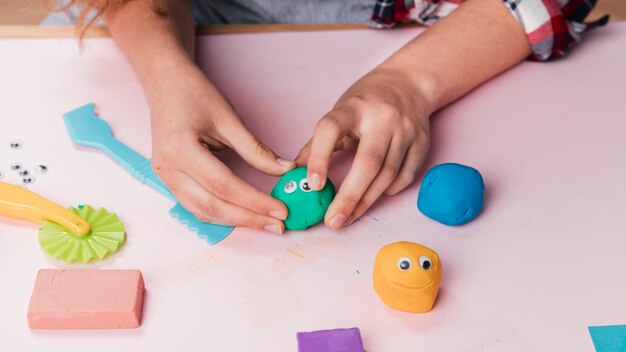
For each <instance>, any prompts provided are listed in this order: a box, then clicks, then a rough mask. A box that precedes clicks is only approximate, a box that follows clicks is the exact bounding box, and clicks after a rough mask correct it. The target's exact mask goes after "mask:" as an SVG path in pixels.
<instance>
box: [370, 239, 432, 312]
mask: <svg viewBox="0 0 626 352" xmlns="http://www.w3.org/2000/svg"><path fill="white" fill-rule="evenodd" d="M440 281H441V261H440V259H439V256H438V255H437V253H435V252H434V251H433V250H432V249H430V248H427V247H424V246H422V245H419V244H417V243H412V242H396V243H392V244H390V245H387V246H385V247H383V248H382V249H381V250H380V251H379V252H378V254H377V255H376V261H375V263H374V289H375V290H376V293H377V294H378V296H380V298H381V299H382V300H383V302H385V304H387V305H388V306H390V307H392V308H394V309H398V310H402V311H407V312H414V313H422V312H427V311H429V310H431V308H432V306H433V304H434V303H435V299H436V297H437V293H438V291H439V283H440Z"/></svg>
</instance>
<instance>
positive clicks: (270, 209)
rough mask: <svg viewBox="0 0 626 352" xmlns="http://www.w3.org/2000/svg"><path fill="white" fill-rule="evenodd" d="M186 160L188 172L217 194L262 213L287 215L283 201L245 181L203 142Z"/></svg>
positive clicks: (277, 216)
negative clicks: (205, 146) (203, 145)
mask: <svg viewBox="0 0 626 352" xmlns="http://www.w3.org/2000/svg"><path fill="white" fill-rule="evenodd" d="M185 159H186V161H185V163H186V164H187V165H188V166H187V168H186V169H185V170H184V172H185V173H186V174H187V175H189V176H190V177H191V178H193V179H194V180H195V181H196V182H197V183H199V184H200V185H201V186H202V187H203V188H204V189H206V190H207V191H209V192H210V193H211V194H213V195H214V196H216V197H218V198H220V199H222V200H224V201H227V202H230V203H233V204H236V205H239V206H241V207H243V208H246V209H249V210H252V211H254V212H256V213H259V214H261V215H265V216H272V217H274V218H277V219H279V220H285V219H286V218H287V207H286V206H285V204H283V202H281V201H279V200H278V199H276V198H273V197H271V196H269V195H268V194H266V193H263V192H261V191H259V190H258V189H256V188H254V187H253V186H252V185H250V184H249V183H247V182H245V181H244V180H242V179H241V178H240V177H238V176H237V175H235V174H234V173H233V172H232V171H231V170H230V169H229V168H228V167H227V166H226V165H224V163H222V162H221V161H220V160H219V159H217V158H216V157H215V156H214V155H213V154H212V153H211V152H210V151H208V150H207V149H205V148H203V147H202V146H201V145H199V144H196V145H195V146H194V147H190V148H189V150H188V153H185Z"/></svg>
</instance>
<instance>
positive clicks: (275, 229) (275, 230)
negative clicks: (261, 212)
mask: <svg viewBox="0 0 626 352" xmlns="http://www.w3.org/2000/svg"><path fill="white" fill-rule="evenodd" d="M263 229H264V230H265V231H267V232H271V233H275V234H277V235H280V234H281V233H283V230H282V228H281V227H280V226H278V225H276V224H269V225H265V227H264V228H263Z"/></svg>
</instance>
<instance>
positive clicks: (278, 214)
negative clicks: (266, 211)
mask: <svg viewBox="0 0 626 352" xmlns="http://www.w3.org/2000/svg"><path fill="white" fill-rule="evenodd" d="M270 216H271V217H273V218H276V219H278V220H285V219H287V215H285V213H283V212H282V211H280V210H272V211H270Z"/></svg>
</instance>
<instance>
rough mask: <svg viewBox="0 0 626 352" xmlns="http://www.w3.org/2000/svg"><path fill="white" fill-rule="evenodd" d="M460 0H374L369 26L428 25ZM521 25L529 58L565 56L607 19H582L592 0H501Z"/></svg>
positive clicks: (544, 59)
mask: <svg viewBox="0 0 626 352" xmlns="http://www.w3.org/2000/svg"><path fill="white" fill-rule="evenodd" d="M463 1H464V0H377V2H376V7H375V8H374V13H373V14H372V20H371V21H370V27H373V28H390V27H393V26H394V25H395V24H396V23H398V22H417V23H421V24H424V25H427V26H428V25H431V24H433V23H435V22H437V21H438V20H439V19H441V18H443V17H445V16H446V15H448V14H449V13H450V12H452V11H454V10H455V9H456V8H457V7H458V6H459V5H460V4H461V3H462V2H463ZM501 1H502V2H503V3H504V5H506V7H507V8H508V9H509V11H510V12H511V14H513V16H515V18H516V19H517V20H518V22H519V23H520V24H521V25H522V27H524V30H525V32H526V35H527V36H528V41H529V42H530V44H531V46H532V51H533V52H532V54H531V55H530V56H529V57H528V59H529V60H531V61H548V60H552V59H555V58H559V57H562V56H565V55H566V54H567V52H568V51H569V50H570V49H571V48H572V47H573V46H574V45H576V44H577V43H579V42H580V41H581V40H582V36H583V34H584V33H586V32H588V31H590V30H592V29H594V28H596V27H600V26H604V25H606V24H607V23H608V22H609V16H608V15H606V16H604V17H602V18H600V19H598V20H596V21H594V22H589V23H585V22H583V21H584V19H585V17H587V15H588V14H589V12H591V10H592V9H593V7H594V6H595V4H596V0H501Z"/></svg>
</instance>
